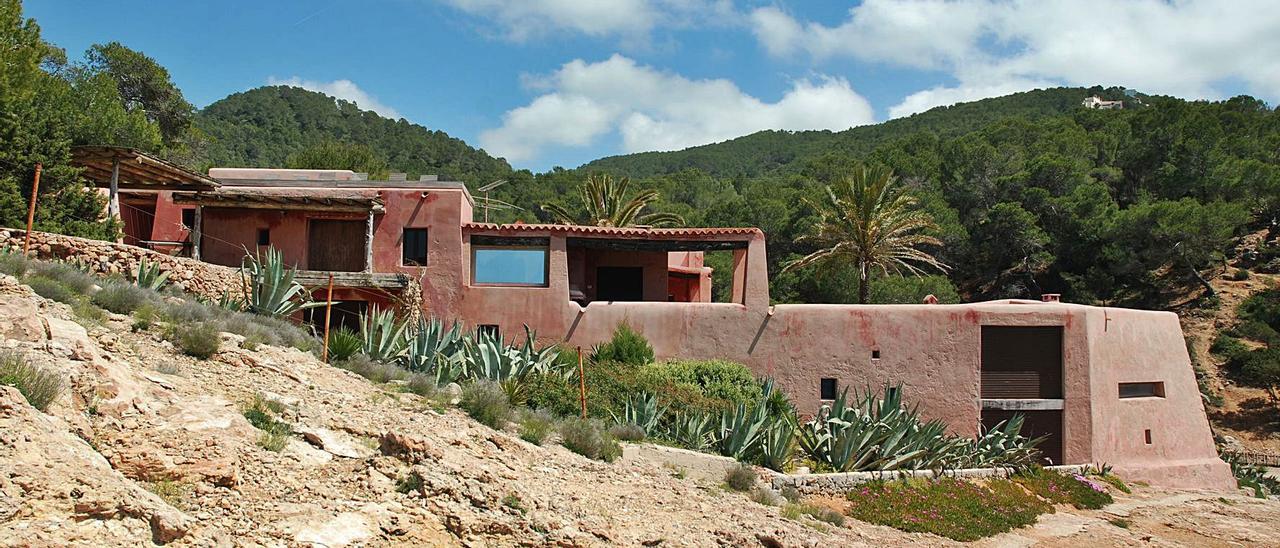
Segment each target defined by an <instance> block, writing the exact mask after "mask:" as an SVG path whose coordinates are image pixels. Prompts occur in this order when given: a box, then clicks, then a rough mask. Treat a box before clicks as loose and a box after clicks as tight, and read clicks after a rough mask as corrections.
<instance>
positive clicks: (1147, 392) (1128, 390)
mask: <svg viewBox="0 0 1280 548" xmlns="http://www.w3.org/2000/svg"><path fill="white" fill-rule="evenodd" d="M1120 397H1121V398H1163V397H1164V383H1162V382H1122V383H1120Z"/></svg>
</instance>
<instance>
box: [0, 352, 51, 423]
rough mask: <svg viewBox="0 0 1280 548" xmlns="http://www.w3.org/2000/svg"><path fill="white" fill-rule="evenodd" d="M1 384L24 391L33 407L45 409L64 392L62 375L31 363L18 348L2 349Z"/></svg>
mask: <svg viewBox="0 0 1280 548" xmlns="http://www.w3.org/2000/svg"><path fill="white" fill-rule="evenodd" d="M0 385H5V386H12V387H14V388H17V389H18V392H21V393H22V397H24V398H26V399H27V403H29V404H31V407H34V408H36V409H39V410H41V411H44V410H45V409H47V408H48V407H49V404H50V403H53V401H54V400H56V399H58V395H59V394H61V393H62V376H61V375H59V374H58V373H57V372H54V371H49V370H46V369H44V368H41V367H38V366H36V365H34V364H32V363H31V361H30V360H29V359H27V357H26V356H24V355H23V354H22V353H21V352H18V351H16V350H0Z"/></svg>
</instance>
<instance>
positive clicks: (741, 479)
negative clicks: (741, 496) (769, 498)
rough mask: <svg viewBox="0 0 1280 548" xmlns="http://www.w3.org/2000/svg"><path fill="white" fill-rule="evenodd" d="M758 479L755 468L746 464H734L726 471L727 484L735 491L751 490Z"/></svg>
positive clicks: (725, 480) (725, 479) (725, 481)
mask: <svg viewBox="0 0 1280 548" xmlns="http://www.w3.org/2000/svg"><path fill="white" fill-rule="evenodd" d="M758 480H759V476H757V475H756V471H755V469H753V468H752V467H750V466H748V465H746V464H739V465H737V466H734V467H733V468H730V469H728V470H726V471H725V473H724V484H725V486H727V487H728V488H730V489H732V490H734V491H750V490H751V488H753V487H755V486H756V481H758Z"/></svg>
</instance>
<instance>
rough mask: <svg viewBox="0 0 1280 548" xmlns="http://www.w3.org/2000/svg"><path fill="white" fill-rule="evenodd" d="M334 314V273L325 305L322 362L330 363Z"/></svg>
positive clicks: (331, 276) (330, 275)
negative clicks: (332, 316) (330, 341)
mask: <svg viewBox="0 0 1280 548" xmlns="http://www.w3.org/2000/svg"><path fill="white" fill-rule="evenodd" d="M332 312H333V273H332V272H330V273H329V296H328V297H326V298H325V303H324V351H323V353H322V354H321V355H320V361H322V362H325V363H329V314H330V313H332Z"/></svg>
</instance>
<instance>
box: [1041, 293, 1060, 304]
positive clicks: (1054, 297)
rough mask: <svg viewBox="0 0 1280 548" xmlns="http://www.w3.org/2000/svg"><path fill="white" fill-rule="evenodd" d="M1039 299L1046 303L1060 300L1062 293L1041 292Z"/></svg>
mask: <svg viewBox="0 0 1280 548" xmlns="http://www.w3.org/2000/svg"><path fill="white" fill-rule="evenodd" d="M1040 300H1041V301H1044V302H1046V303H1056V302H1062V294H1061V293H1043V294H1041V295H1040Z"/></svg>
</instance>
